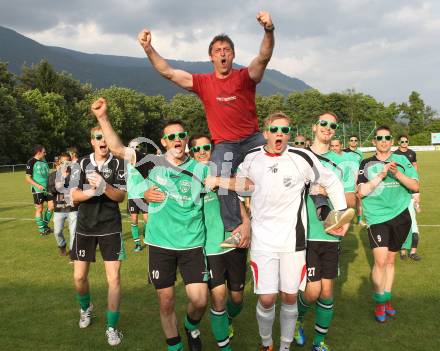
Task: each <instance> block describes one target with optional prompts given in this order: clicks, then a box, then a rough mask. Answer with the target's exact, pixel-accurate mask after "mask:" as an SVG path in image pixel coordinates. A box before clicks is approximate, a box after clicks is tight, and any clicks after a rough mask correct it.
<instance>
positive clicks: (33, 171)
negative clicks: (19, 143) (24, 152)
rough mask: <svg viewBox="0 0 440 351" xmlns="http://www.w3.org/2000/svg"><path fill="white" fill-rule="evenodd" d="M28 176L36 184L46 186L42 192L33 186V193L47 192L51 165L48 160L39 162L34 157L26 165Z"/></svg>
mask: <svg viewBox="0 0 440 351" xmlns="http://www.w3.org/2000/svg"><path fill="white" fill-rule="evenodd" d="M26 175H27V176H30V177H31V178H32V180H33V181H34V182H36V183H38V184H40V185H42V186H44V190H40V189H38V188H36V187H35V186H33V185H32V186H31V189H32V192H33V193H44V192H46V191H47V182H48V180H49V165H48V164H47V162H46V160H44V159H43V160H37V159H36V158H35V157H32V158H31V159H30V160H29V161H28V162H27V164H26Z"/></svg>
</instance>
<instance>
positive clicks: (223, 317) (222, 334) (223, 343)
mask: <svg viewBox="0 0 440 351" xmlns="http://www.w3.org/2000/svg"><path fill="white" fill-rule="evenodd" d="M210 321H211V330H212V334H214V339H215V340H216V341H217V345H218V347H219V348H220V349H221V350H228V351H229V350H231V345H230V344H229V320H228V315H227V313H226V311H225V310H223V311H220V312H217V311H214V310H211V314H210Z"/></svg>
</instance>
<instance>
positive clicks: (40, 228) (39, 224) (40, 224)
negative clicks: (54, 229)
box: [35, 217, 46, 233]
mask: <svg viewBox="0 0 440 351" xmlns="http://www.w3.org/2000/svg"><path fill="white" fill-rule="evenodd" d="M35 223H37V227H38V231H39V232H40V233H44V228H46V225H45V224H44V221H43V219H42V218H41V217H35Z"/></svg>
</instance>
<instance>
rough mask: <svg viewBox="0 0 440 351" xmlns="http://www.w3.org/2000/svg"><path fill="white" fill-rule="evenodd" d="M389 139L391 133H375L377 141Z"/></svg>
mask: <svg viewBox="0 0 440 351" xmlns="http://www.w3.org/2000/svg"><path fill="white" fill-rule="evenodd" d="M391 139H393V137H392V136H391V135H376V140H377V141H381V140H386V141H390V140H391Z"/></svg>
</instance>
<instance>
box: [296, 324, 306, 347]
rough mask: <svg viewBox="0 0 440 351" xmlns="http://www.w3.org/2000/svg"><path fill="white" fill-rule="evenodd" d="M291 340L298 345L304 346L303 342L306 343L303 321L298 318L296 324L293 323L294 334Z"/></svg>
mask: <svg viewBox="0 0 440 351" xmlns="http://www.w3.org/2000/svg"><path fill="white" fill-rule="evenodd" d="M293 341H294V342H295V344H297V345H298V346H304V344H305V343H306V337H305V335H304V327H303V323H302V322H300V321H298V320H297V321H296V324H295V335H294V336H293Z"/></svg>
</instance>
